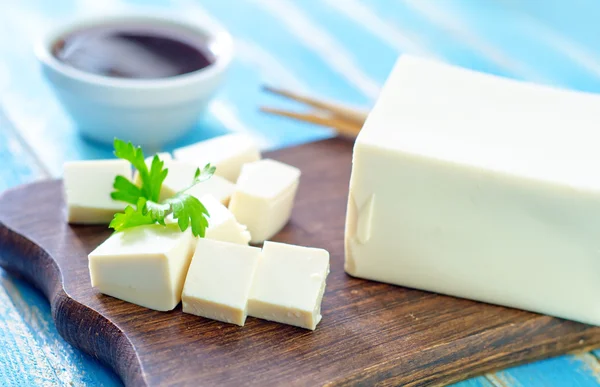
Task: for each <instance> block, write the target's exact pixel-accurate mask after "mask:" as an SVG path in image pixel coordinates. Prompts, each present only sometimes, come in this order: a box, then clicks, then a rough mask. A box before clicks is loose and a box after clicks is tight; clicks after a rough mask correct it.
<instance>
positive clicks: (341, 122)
mask: <svg viewBox="0 0 600 387" xmlns="http://www.w3.org/2000/svg"><path fill="white" fill-rule="evenodd" d="M263 89H264V90H265V91H267V92H269V93H272V94H275V95H279V96H282V97H284V98H288V99H291V100H293V101H296V102H299V103H302V104H305V105H308V106H311V107H313V108H315V109H314V110H313V111H312V113H295V112H290V111H285V110H283V109H276V108H270V107H262V108H261V110H262V111H264V112H266V113H270V114H275V115H279V116H284V117H289V118H293V119H296V120H300V121H305V122H311V123H313V124H318V125H324V126H329V127H332V128H335V129H337V130H338V131H339V132H340V133H341V134H344V135H347V136H352V137H356V135H357V134H358V132H359V131H360V129H361V128H362V126H363V124H364V122H365V120H366V118H367V115H368V112H366V111H362V110H360V109H353V108H350V107H347V106H344V105H341V104H337V103H334V102H326V101H322V100H318V99H316V98H312V97H308V96H305V95H302V94H298V93H295V92H291V91H288V90H283V89H279V88H275V87H271V86H264V87H263Z"/></svg>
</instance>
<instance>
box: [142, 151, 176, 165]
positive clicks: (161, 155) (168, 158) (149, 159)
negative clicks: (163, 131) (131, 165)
mask: <svg viewBox="0 0 600 387" xmlns="http://www.w3.org/2000/svg"><path fill="white" fill-rule="evenodd" d="M154 156H155V155H152V156H148V157H146V160H145V161H146V164H148V166H150V165H151V164H152V160H153V159H154ZM156 156H158V158H159V159H161V160H162V161H171V160H173V156H171V154H170V153H169V152H158V153H156Z"/></svg>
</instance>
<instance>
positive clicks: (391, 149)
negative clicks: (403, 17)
mask: <svg viewBox="0 0 600 387" xmlns="http://www.w3.org/2000/svg"><path fill="white" fill-rule="evenodd" d="M598 112H600V96H598V95H592V94H586V93H578V92H573V91H564V90H560V89H555V88H550V87H544V86H537V85H533V84H529V83H521V82H517V81H514V80H508V79H503V78H499V77H495V76H492V75H485V74H480V73H476V72H472V71H469V70H465V69H460V68H457V67H453V66H449V65H445V64H439V63H436V62H431V61H428V60H424V59H417V58H413V57H408V56H402V57H401V58H400V60H399V61H398V63H397V64H396V67H395V68H394V70H393V72H392V74H391V76H390V77H389V79H388V81H387V83H386V85H385V87H384V88H383V90H382V93H381V95H380V97H379V100H378V101H377V103H376V105H375V107H374V109H373V110H372V112H371V114H370V115H369V117H368V119H367V121H366V123H365V125H364V128H363V129H362V131H361V132H360V134H359V136H358V138H357V140H356V144H355V147H354V156H353V168H352V177H351V181H350V195H349V199H348V212H347V220H346V236H345V244H346V261H345V268H346V271H347V272H348V273H349V274H351V275H353V276H357V277H362V278H367V279H372V280H376V281H382V282H388V283H392V284H397V285H403V286H407V287H411V288H418V289H424V290H428V291H433V292H439V293H443V294H448V295H453V296H458V297H464V298H470V299H474V300H479V301H484V302H489V303H493V304H500V305H505V306H509V307H515V308H520V309H525V310H529V311H534V312H539V313H544V314H549V315H552V316H557V317H562V318H566V319H571V320H576V321H580V322H584V323H590V324H596V325H600V308H599V307H598V305H599V304H598V302H597V301H596V300H595V297H591V296H589V295H593V294H598V293H599V292H600V282H599V281H598V278H597V273H599V272H600V259H599V258H600V249H599V244H598V230H599V229H600V173H598V165H599V162H600V154H599V153H598V146H597V144H598V138H599V137H600V132H599V131H598V124H599V123H600V120H599V118H600V115H599V113H598Z"/></svg>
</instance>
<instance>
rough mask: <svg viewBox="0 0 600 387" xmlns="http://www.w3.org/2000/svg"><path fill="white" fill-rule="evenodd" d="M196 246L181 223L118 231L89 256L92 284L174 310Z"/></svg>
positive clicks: (127, 298) (135, 300) (137, 301)
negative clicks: (180, 226) (180, 225)
mask: <svg viewBox="0 0 600 387" xmlns="http://www.w3.org/2000/svg"><path fill="white" fill-rule="evenodd" d="M192 246H193V237H192V234H191V232H189V231H187V232H181V231H180V230H179V228H178V227H177V225H168V226H166V227H165V226H161V225H157V224H155V225H146V226H138V227H133V228H130V229H126V230H124V231H121V232H116V233H114V234H112V235H111V236H110V237H109V238H108V239H107V240H106V241H105V242H104V243H102V244H101V245H100V246H98V247H97V248H96V249H95V250H94V251H92V252H91V253H90V254H89V256H88V258H89V269H90V277H91V279H92V286H93V287H95V288H97V289H98V291H100V292H101V293H104V294H107V295H109V296H113V297H116V298H119V299H121V300H124V301H128V302H132V303H134V304H138V305H141V306H144V307H146V308H150V309H155V310H160V311H167V310H171V309H173V308H175V306H177V304H178V303H179V301H181V291H182V289H183V284H184V282H185V275H186V273H187V270H188V267H189V265H190V260H191V258H192V253H193V247H192Z"/></svg>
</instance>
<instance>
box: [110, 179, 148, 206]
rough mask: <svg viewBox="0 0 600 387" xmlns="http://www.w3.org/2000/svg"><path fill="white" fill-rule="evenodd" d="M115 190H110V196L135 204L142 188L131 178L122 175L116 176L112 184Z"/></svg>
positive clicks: (140, 195)
mask: <svg viewBox="0 0 600 387" xmlns="http://www.w3.org/2000/svg"><path fill="white" fill-rule="evenodd" d="M113 188H114V189H115V191H113V192H111V194H110V197H111V198H113V199H114V200H119V201H122V202H126V203H130V204H137V202H138V199H139V198H141V197H142V190H141V189H140V187H138V186H137V185H135V184H133V183H132V182H131V180H129V179H127V178H126V177H124V176H117V177H116V178H115V182H114V184H113Z"/></svg>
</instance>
